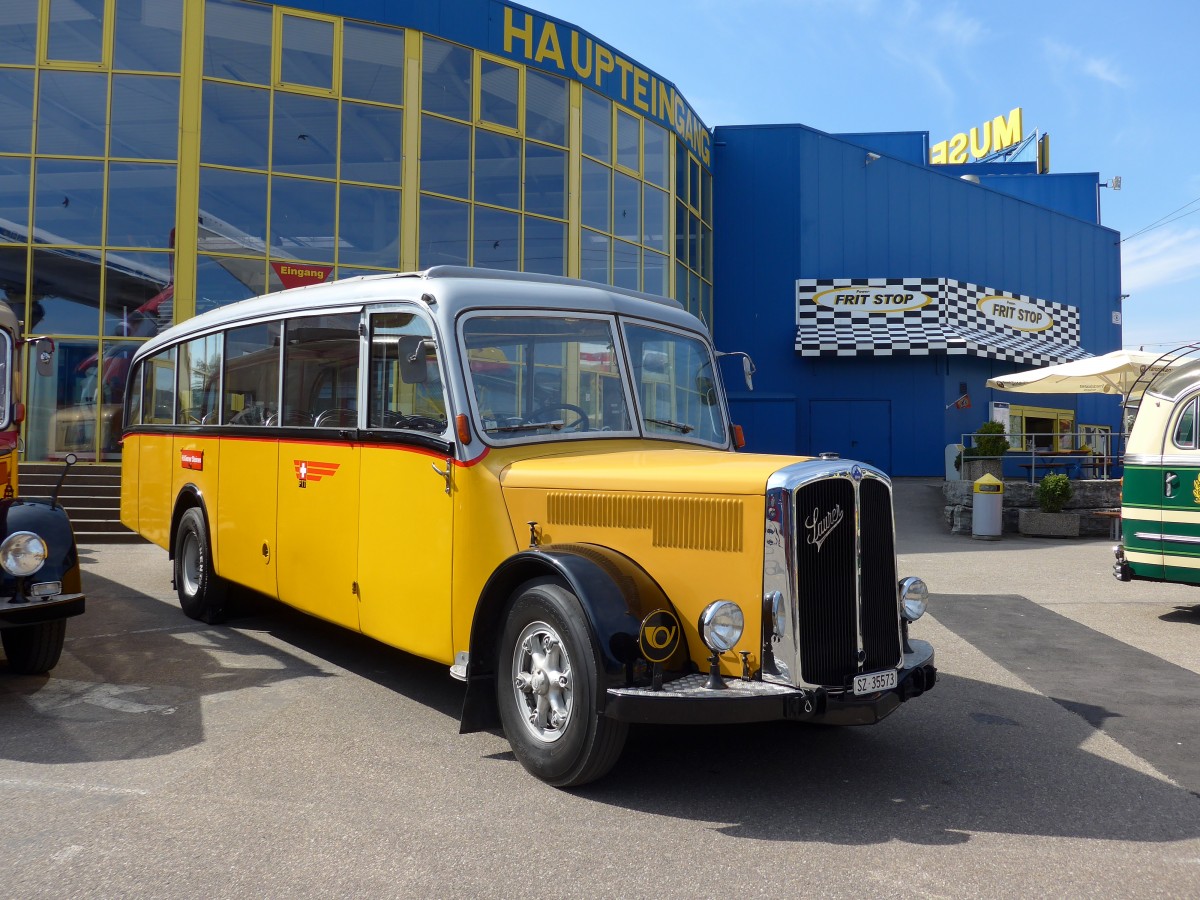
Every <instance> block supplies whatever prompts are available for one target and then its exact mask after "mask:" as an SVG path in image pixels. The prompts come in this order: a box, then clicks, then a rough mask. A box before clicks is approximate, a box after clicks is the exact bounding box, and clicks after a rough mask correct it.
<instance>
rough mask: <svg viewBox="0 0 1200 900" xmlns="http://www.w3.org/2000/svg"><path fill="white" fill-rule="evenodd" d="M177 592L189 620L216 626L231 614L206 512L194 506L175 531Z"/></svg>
mask: <svg viewBox="0 0 1200 900" xmlns="http://www.w3.org/2000/svg"><path fill="white" fill-rule="evenodd" d="M175 592H176V593H177V594H178V595H179V606H180V608H181V609H182V610H183V614H184V615H185V616H187V617H188V618H189V619H196V620H198V621H200V622H206V623H208V624H209V625H216V624H218V623H220V622H224V621H225V617H226V616H227V615H228V603H229V585H228V584H227V583H226V582H225V581H224V580H223V579H222V578H220V576H218V575H217V573H216V572H215V571H213V565H212V542H211V541H209V539H208V525H207V523H206V522H205V521H204V513H202V512H201V511H200V510H199V509H197V508H195V507H193V508H192V509H189V510H188V511H187V512H185V513H184V514H183V516H182V517H181V518H180V520H179V528H178V530H177V531H176V532H175Z"/></svg>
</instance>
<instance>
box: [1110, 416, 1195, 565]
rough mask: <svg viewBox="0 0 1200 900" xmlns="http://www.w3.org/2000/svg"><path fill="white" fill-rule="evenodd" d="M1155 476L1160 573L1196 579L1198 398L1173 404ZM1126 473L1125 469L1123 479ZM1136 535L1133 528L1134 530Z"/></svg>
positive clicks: (1127, 474)
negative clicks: (1156, 480) (1174, 405)
mask: <svg viewBox="0 0 1200 900" xmlns="http://www.w3.org/2000/svg"><path fill="white" fill-rule="evenodd" d="M1157 475H1158V484H1157V489H1158V497H1159V500H1158V503H1159V510H1158V514H1159V522H1158V528H1157V529H1147V530H1148V531H1155V530H1157V531H1158V533H1160V534H1161V535H1162V541H1161V542H1160V547H1161V551H1162V565H1163V571H1162V576H1163V577H1164V578H1167V579H1169V580H1171V581H1185V582H1198V581H1200V557H1198V551H1200V398H1197V397H1196V396H1195V395H1193V396H1191V397H1188V398H1187V399H1185V400H1184V401H1183V402H1182V403H1179V404H1177V405H1176V407H1175V409H1174V410H1173V411H1172V413H1171V418H1170V420H1169V422H1168V425H1167V429H1166V432H1165V433H1164V434H1163V449H1162V469H1161V470H1159V472H1158V473H1157ZM1128 477H1129V473H1128V470H1127V471H1126V478H1127V479H1128ZM1135 538H1136V531H1135Z"/></svg>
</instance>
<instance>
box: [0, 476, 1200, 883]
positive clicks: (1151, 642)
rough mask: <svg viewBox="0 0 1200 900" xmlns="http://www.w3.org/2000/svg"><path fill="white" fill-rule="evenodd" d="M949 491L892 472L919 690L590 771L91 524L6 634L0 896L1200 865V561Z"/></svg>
mask: <svg viewBox="0 0 1200 900" xmlns="http://www.w3.org/2000/svg"><path fill="white" fill-rule="evenodd" d="M942 505H943V504H942V500H941V492H940V481H935V480H932V479H899V480H897V482H896V510H897V536H898V548H899V552H900V560H901V566H900V568H901V574H902V575H904V574H914V575H920V576H922V577H923V578H925V579H926V580H927V581H928V583H929V585H930V588H931V590H932V592H933V596H932V599H931V602H930V611H929V614H928V615H927V616H926V617H925V619H923V620H922V621H921V622H919V623H917V624H916V625H915V626H914V635H915V636H918V637H921V638H922V639H925V640H929V641H931V642H932V643H933V644H934V646H935V647H936V648H937V654H938V659H937V661H938V666H939V670H940V675H941V677H940V680H939V683H938V685H937V687H936V688H935V689H934V690H933V691H932V692H930V693H929V694H927V695H925V696H922V697H920V698H917V699H915V700H913V701H911V702H909V703H907V704H904V705H903V706H902V707H901V708H900V709H899V710H898V711H897V712H896V713H895V714H893V715H892V716H891V717H889V718H888V719H886V720H885V721H884V722H882V723H880V724H879V725H876V726H871V727H868V728H854V729H847V728H814V727H810V726H803V725H798V724H795V723H767V724H763V725H754V726H737V727H692V728H683V727H641V728H634V729H632V730H631V734H630V740H629V743H628V745H627V747H626V751H625V754H624V755H623V757H622V759H621V761H620V762H619V763H618V765H617V767H616V768H615V769H614V770H613V772H612V773H610V775H609V776H608V777H607V778H605V779H604V780H603V781H601V782H599V783H597V784H594V785H590V786H587V787H585V788H583V789H580V790H576V791H561V790H556V789H553V788H549V787H547V786H545V785H543V784H541V783H540V782H537V781H536V780H534V779H532V778H531V777H530V776H529V775H527V774H526V773H525V772H524V770H523V769H521V767H520V765H519V764H518V763H517V762H516V761H515V759H514V758H513V756H512V753H511V752H510V751H509V749H508V746H507V743H506V742H505V741H504V739H503V737H502V736H501V735H500V734H498V733H494V732H484V733H480V734H472V735H459V734H458V726H457V715H458V711H459V707H460V705H461V702H462V686H461V685H460V684H459V683H457V682H455V681H453V680H452V679H450V678H449V677H448V675H447V673H446V671H445V668H444V667H443V666H440V665H435V664H432V663H429V662H426V661H423V660H418V659H415V658H413V657H411V656H408V655H407V654H404V653H401V652H399V651H396V650H392V649H390V648H387V647H384V646H382V645H380V644H378V643H376V642H374V641H371V640H368V639H365V638H362V637H361V636H359V635H355V634H352V633H349V632H346V631H344V630H342V629H338V628H335V627H333V626H329V625H327V624H325V623H322V622H319V621H317V620H315V619H312V618H309V617H307V616H304V615H302V614H299V613H296V612H294V611H291V610H288V609H285V608H283V607H280V606H278V605H276V604H271V603H266V602H261V603H257V604H253V605H251V607H250V608H249V609H248V610H247V611H246V613H245V614H244V615H242V616H241V617H239V618H238V619H236V620H234V621H232V622H231V623H229V624H228V625H226V626H221V627H210V626H206V625H203V624H201V623H197V622H193V621H191V620H188V619H186V618H184V617H183V616H182V614H181V613H180V612H179V609H178V604H177V602H176V601H175V599H174V596H173V592H172V591H171V588H170V565H169V563H168V561H167V558H166V553H165V552H164V551H162V550H161V549H159V548H157V547H153V546H150V545H132V546H119V545H114V546H100V545H97V546H93V547H88V548H84V557H85V587H86V589H87V591H88V594H89V601H88V602H89V607H88V612H87V613H86V614H85V615H84V616H83V617H81V618H79V619H76V620H74V621H73V622H72V623H71V626H70V628H69V630H68V639H67V647H66V650H65V652H64V657H63V661H62V663H61V664H60V665H59V667H58V668H57V669H56V670H55V671H54V672H53V673H52V675H51V676H49V677H45V678H28V677H18V676H14V675H11V674H9V673H7V672H6V671H4V669H3V665H2V664H0V810H2V814H0V860H3V862H0V897H4V896H7V897H14V898H16V897H20V898H26V897H89V898H91V897H154V898H190V897H200V896H203V897H205V898H209V897H213V898H217V897H288V898H295V897H343V896H351V895H353V896H359V897H408V896H413V895H427V896H437V897H442V896H456V897H523V896H529V895H535V896H538V897H545V898H551V897H621V898H629V897H648V898H649V897H656V898H657V897H696V896H709V895H715V894H718V893H720V894H735V895H737V896H750V897H768V896H769V897H777V896H785V895H787V896H801V897H803V896H821V897H864V896H867V897H913V896H920V897H1013V898H1017V897H1020V898H1028V897H1030V896H1036V897H1043V896H1045V897H1093V896H1095V897H1101V896H1102V897H1113V896H1120V897H1194V896H1197V895H1200V768H1198V767H1197V763H1196V762H1195V760H1196V759H1198V758H1200V753H1198V752H1197V750H1198V749H1200V720H1198V716H1197V712H1196V710H1197V707H1198V706H1200V704H1197V703H1196V702H1195V699H1194V698H1195V697H1196V696H1197V694H1198V693H1200V641H1198V640H1197V637H1198V636H1200V631H1198V628H1200V609H1198V607H1197V604H1200V592H1198V591H1196V590H1194V589H1192V588H1186V587H1181V586H1175V585H1153V584H1138V583H1135V584H1121V583H1119V582H1117V581H1115V580H1114V579H1113V578H1112V576H1111V573H1110V572H1111V565H1112V555H1111V551H1110V546H1111V542H1109V541H1103V540H1095V539H1075V540H1071V539H1057V540H1055V539H1040V538H1025V537H1020V536H1009V535H1005V536H1004V537H1003V539H1001V540H999V541H995V542H988V541H975V540H972V539H971V538H970V537H964V536H956V535H950V534H949V533H948V529H947V527H946V526H945V524H944V521H943V518H942Z"/></svg>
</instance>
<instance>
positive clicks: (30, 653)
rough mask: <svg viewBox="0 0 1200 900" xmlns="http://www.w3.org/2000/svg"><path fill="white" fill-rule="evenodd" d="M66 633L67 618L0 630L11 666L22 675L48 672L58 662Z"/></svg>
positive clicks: (10, 667) (5, 653) (1, 639)
mask: <svg viewBox="0 0 1200 900" xmlns="http://www.w3.org/2000/svg"><path fill="white" fill-rule="evenodd" d="M66 634H67V620H66V619H54V620H53V621H51V622H38V623H37V624H36V625H21V626H19V627H17V628H5V629H3V630H0V641H2V642H3V644H4V655H5V656H7V657H8V668H9V669H10V670H12V671H13V672H16V673H17V674H19V675H41V674H42V673H43V672H49V671H50V670H51V669H53V668H54V667H55V666H57V665H58V659H59V657H60V656H62V648H63V639H64V638H65V637H66Z"/></svg>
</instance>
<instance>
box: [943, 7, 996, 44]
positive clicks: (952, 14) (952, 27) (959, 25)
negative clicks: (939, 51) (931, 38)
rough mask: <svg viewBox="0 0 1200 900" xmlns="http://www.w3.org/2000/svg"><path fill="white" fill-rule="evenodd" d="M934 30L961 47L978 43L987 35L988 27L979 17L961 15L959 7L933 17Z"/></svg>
mask: <svg viewBox="0 0 1200 900" xmlns="http://www.w3.org/2000/svg"><path fill="white" fill-rule="evenodd" d="M933 30H934V31H935V32H937V34H938V35H939V36H940V37H943V38H945V39H946V40H948V41H951V42H953V44H955V45H957V46H959V47H966V46H969V45H972V44H978V43H979V42H980V41H982V40H983V39H984V38H985V37H987V33H988V32H987V28H985V27H984V24H983V23H982V22H981V21H979V19H973V18H971V17H970V16H963V15H959V12H958V10H957V9H955V8H952V9H947V10H943V11H942V12H941V13H939V14H938V15H937V16H935V17H934V19H933Z"/></svg>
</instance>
